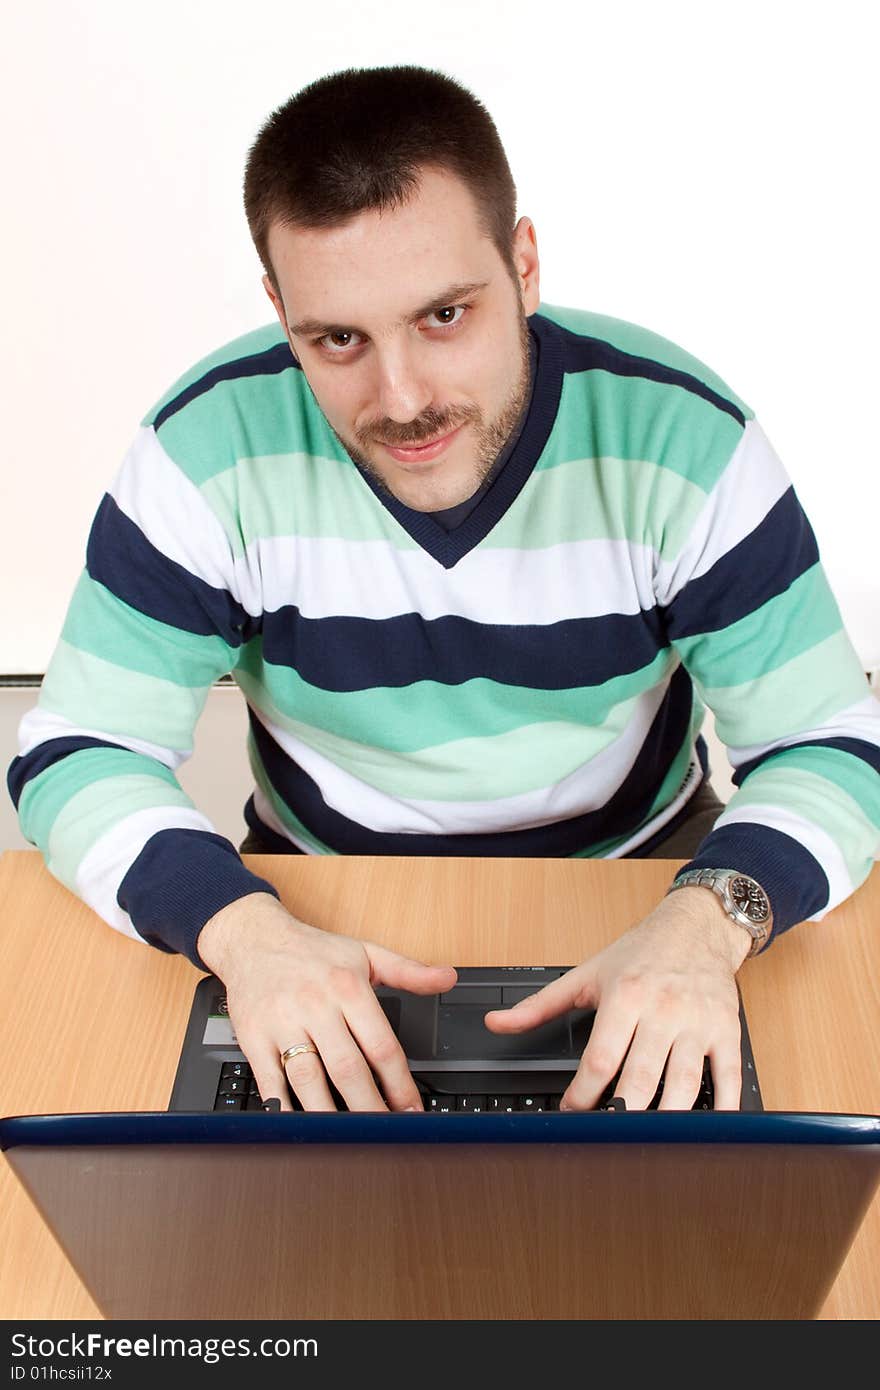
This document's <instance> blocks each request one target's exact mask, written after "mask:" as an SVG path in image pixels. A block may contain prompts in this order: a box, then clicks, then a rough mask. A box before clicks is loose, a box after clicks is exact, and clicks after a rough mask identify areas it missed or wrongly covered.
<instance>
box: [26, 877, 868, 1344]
mask: <svg viewBox="0 0 880 1390" xmlns="http://www.w3.org/2000/svg"><path fill="white" fill-rule="evenodd" d="M251 862H252V863H253V867H254V869H255V870H256V871H257V872H258V873H260V874H262V875H263V876H264V877H265V878H267V879H269V880H271V881H272V882H273V883H274V884H275V885H276V886H277V887H278V889H279V891H280V893H281V895H282V898H283V900H284V901H285V902H286V903H287V905H288V906H289V907H290V908H291V909H292V910H295V911H296V912H297V914H298V915H300V916H302V917H304V918H306V919H307V920H309V921H311V922H313V923H314V924H315V925H316V926H319V927H325V928H328V929H331V930H332V929H334V928H335V929H337V930H341V931H344V932H347V933H348V934H349V935H351V936H354V937H360V938H371V939H372V940H374V941H378V942H381V943H383V944H384V945H387V946H391V947H394V948H396V949H397V950H400V951H404V952H406V953H407V954H408V955H411V956H415V957H417V958H419V959H421V960H424V961H428V962H438V963H453V964H455V965H481V964H497V965H516V964H519V965H522V964H529V965H542V964H543V965H560V964H562V965H564V964H574V963H576V962H577V961H580V960H583V959H585V958H586V957H587V956H588V955H589V954H590V953H591V952H592V951H593V950H595V949H597V948H599V947H600V946H601V945H603V944H605V943H606V942H607V941H609V940H612V939H613V938H614V937H616V936H618V935H619V934H620V932H621V931H623V930H624V929H625V928H626V927H627V926H629V925H631V924H632V923H633V922H635V921H637V920H639V918H640V917H642V916H644V914H645V913H646V912H648V911H649V910H650V908H651V907H652V906H653V905H654V904H655V903H656V901H657V900H658V899H659V897H660V896H661V895H662V893H663V892H664V890H665V888H666V886H667V884H668V883H669V880H670V877H671V874H672V872H673V869H674V867H676V866H675V865H673V864H671V863H670V862H668V861H667V862H664V861H658V860H644V861H635V860H633V861H624V862H620V861H589V860H579V861H573V860H521V859H520V860H497V859H494V860H475V859H456V860H451V859H431V860H426V859H344V858H332V859H331V858H308V857H300V856H292V857H291V858H289V859H283V858H276V857H271V856H267V857H254V858H253V859H252V861H251ZM878 923H880V870H878V869H875V871H874V873H873V874H872V876H871V878H870V879H869V880H868V882H867V883H866V884H864V885H863V887H862V888H861V889H860V890H859V892H858V893H857V894H856V895H855V896H854V897H853V898H852V899H850V901H849V902H848V903H846V904H845V905H844V906H843V907H842V908H839V909H838V910H837V911H836V912H834V913H832V914H831V915H830V916H829V917H828V918H826V919H825V921H824V922H822V923H808V924H804V925H803V926H801V927H799V928H797V929H796V930H795V931H792V932H790V933H788V934H787V935H786V936H785V937H783V938H781V939H780V940H779V941H778V942H777V943H776V944H775V945H774V946H773V947H771V949H770V951H769V952H768V953H767V954H766V955H765V956H763V957H759V958H758V959H756V960H754V961H750V962H748V963H747V964H746V965H745V966H744V967H743V968H742V970H741V972H740V976H739V979H740V984H741V988H742V994H743V1000H744V1004H745V1009H746V1014H747V1017H748V1021H749V1031H750V1034H751V1038H752V1045H753V1049H754V1053H755V1061H756V1065H757V1069H758V1076H759V1079H760V1082H761V1088H762V1092H763V1096H764V1103H765V1106H766V1108H767V1109H775V1110H818V1111H821V1110H827V1111H837V1112H850V1113H856V1114H858V1113H861V1114H880V1066H878V1056H880V930H878ZM199 978H200V975H199V972H198V971H196V969H195V968H194V967H193V966H192V965H190V964H189V962H188V961H185V960H183V959H182V958H180V957H178V956H168V955H165V954H163V953H162V952H159V951H155V950H153V949H151V948H149V947H147V946H144V945H141V944H138V943H136V942H133V941H129V940H127V939H126V938H124V937H121V936H119V935H117V933H115V932H113V931H111V929H110V928H109V927H106V926H104V924H103V923H102V922H100V921H99V919H98V918H97V917H95V916H94V914H93V913H91V912H90V911H89V910H88V909H87V908H85V907H84V906H83V905H82V904H81V903H80V902H79V901H78V900H77V899H76V898H74V897H73V896H72V895H71V894H70V893H68V892H67V891H66V890H65V889H63V888H62V887H61V886H60V885H59V884H58V883H56V881H55V880H54V879H53V878H52V877H51V876H50V875H49V873H48V872H47V870H46V869H45V868H44V866H43V862H42V858H41V856H40V855H39V853H38V852H37V851H36V850H33V851H7V852H6V853H5V854H4V855H3V856H2V859H0V1044H2V1053H0V1055H2V1058H3V1066H2V1070H0V1113H2V1114H5V1115H14V1114H41V1113H43V1114H45V1113H52V1112H55V1113H68V1112H75V1111H97V1110H164V1109H166V1107H167V1104H168V1097H169V1094H170V1090H171V1083H172V1078H173V1076H174V1071H175V1067H176V1064H177V1057H178V1054H179V1050H180V1045H181V1041H182V1038H183V1032H184V1027H185V1024H186V1019H187V1016H188V1012H189V1006H190V1001H191V998H192V992H193V989H194V988H195V985H196V983H197V981H198V979H199ZM0 1251H2V1256H0V1260H2V1267H0V1318H4V1319H70V1320H93V1319H96V1318H100V1316H101V1314H100V1313H99V1311H98V1309H97V1308H96V1306H95V1304H94V1303H93V1301H92V1299H91V1298H90V1297H89V1295H88V1294H87V1293H86V1291H85V1289H84V1288H83V1286H82V1285H81V1284H80V1282H79V1280H78V1278H77V1276H76V1275H75V1274H74V1272H73V1270H72V1269H71V1267H70V1266H69V1264H68V1263H67V1260H66V1259H65V1257H64V1256H63V1255H62V1253H61V1251H60V1250H59V1249H58V1247H57V1246H56V1245H55V1242H54V1240H53V1238H52V1237H51V1236H50V1235H49V1233H48V1231H47V1230H46V1228H45V1227H44V1225H43V1223H42V1221H41V1220H40V1218H39V1216H38V1215H37V1213H36V1212H35V1210H34V1209H33V1208H32V1207H31V1205H30V1202H29V1200H28V1199H27V1197H26V1196H25V1194H24V1193H23V1191H22V1190H21V1189H20V1188H19V1186H18V1184H17V1182H16V1181H15V1179H14V1178H13V1177H12V1174H11V1172H10V1170H9V1168H8V1167H7V1165H6V1163H5V1162H3V1163H2V1164H0ZM822 1317H823V1318H826V1319H839V1318H846V1319H849V1318H858V1319H875V1318H877V1317H880V1198H878V1199H877V1200H875V1201H874V1204H873V1206H872V1208H871V1210H870V1211H869V1213H868V1216H867V1218H866V1220H865V1222H864V1225H863V1226H862V1229H861V1231H860V1232H859V1235H858V1236H857V1238H856V1241H855V1242H854V1244H853V1247H852V1250H851V1251H850V1254H849V1256H848V1258H847V1260H846V1263H845V1264H844V1266H843V1269H842V1270H841V1273H840V1276H839V1278H838V1280H837V1282H836V1284H835V1286H834V1288H833V1289H832V1291H831V1294H830V1295H829V1298H828V1300H827V1302H826V1304H825V1308H824V1310H823V1313H822Z"/></svg>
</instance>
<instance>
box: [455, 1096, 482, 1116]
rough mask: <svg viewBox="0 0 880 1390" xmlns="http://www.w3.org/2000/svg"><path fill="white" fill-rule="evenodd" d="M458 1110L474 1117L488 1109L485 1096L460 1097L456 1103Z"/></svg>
mask: <svg viewBox="0 0 880 1390" xmlns="http://www.w3.org/2000/svg"><path fill="white" fill-rule="evenodd" d="M455 1108H456V1110H466V1111H468V1112H469V1113H470V1114H472V1115H476V1114H477V1112H478V1111H481V1110H485V1109H486V1097H485V1096H459V1097H458V1098H457V1100H456V1102H455Z"/></svg>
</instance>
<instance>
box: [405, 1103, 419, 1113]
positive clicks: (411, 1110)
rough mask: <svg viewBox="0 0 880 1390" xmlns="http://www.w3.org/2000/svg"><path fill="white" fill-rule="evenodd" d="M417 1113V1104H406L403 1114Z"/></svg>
mask: <svg viewBox="0 0 880 1390" xmlns="http://www.w3.org/2000/svg"><path fill="white" fill-rule="evenodd" d="M418 1113H419V1107H418V1106H417V1105H408V1106H407V1107H406V1110H405V1111H404V1114H405V1115H410V1114H415V1115H417V1114H418Z"/></svg>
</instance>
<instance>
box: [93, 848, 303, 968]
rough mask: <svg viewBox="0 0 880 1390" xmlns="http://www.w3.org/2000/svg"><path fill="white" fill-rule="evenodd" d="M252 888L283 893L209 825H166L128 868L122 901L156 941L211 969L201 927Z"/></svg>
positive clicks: (140, 931)
mask: <svg viewBox="0 0 880 1390" xmlns="http://www.w3.org/2000/svg"><path fill="white" fill-rule="evenodd" d="M249 893H271V894H272V896H273V897H275V898H277V897H278V896H279V894H278V890H277V889H276V888H273V886H272V884H271V883H267V881H266V880H265V879H264V878H258V877H257V875H256V874H252V873H251V871H250V869H246V868H245V866H244V864H243V863H242V862H241V859H240V858H239V856H238V852H237V850H236V848H235V846H234V845H233V844H232V843H231V841H229V840H226V839H224V837H223V836H222V835H214V834H211V833H210V832H209V831H206V830H183V829H178V830H160V831H158V832H157V834H155V835H153V836H151V838H150V839H149V840H148V841H147V843H146V844H145V845H144V847H143V849H142V850H141V852H140V854H139V855H138V857H137V859H135V861H134V863H133V864H132V866H131V868H130V869H129V870H128V872H127V874H126V875H125V877H124V879H123V880H122V882H121V883H120V885H119V891H118V893H117V894H116V901H117V902H118V903H119V906H120V907H121V908H123V909H124V910H125V911H126V912H127V913H128V915H129V917H130V918H131V921H132V925H133V927H134V929H135V931H136V932H138V934H139V935H140V936H142V937H143V938H144V940H145V941H148V942H149V943H150V945H151V946H157V947H158V948H159V950H161V951H175V952H177V953H178V954H179V955H182V956H186V957H187V959H188V960H191V961H192V963H193V965H195V966H197V967H198V968H199V970H208V966H207V965H205V963H204V961H203V960H202V959H201V957H200V956H199V953H198V951H197V949H196V943H197V941H198V938H199V932H200V931H201V930H202V927H203V926H204V925H205V923H206V922H207V921H209V920H210V918H211V917H213V916H214V914H215V912H219V911H220V909H221V908H223V907H227V906H228V905H229V903H232V902H235V901H236V900H237V899H238V898H244V897H247V895H248V894H249ZM208 973H210V971H209V972H208Z"/></svg>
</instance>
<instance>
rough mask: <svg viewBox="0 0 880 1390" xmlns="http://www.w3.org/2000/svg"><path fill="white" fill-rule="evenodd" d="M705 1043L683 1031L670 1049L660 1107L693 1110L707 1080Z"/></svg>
mask: <svg viewBox="0 0 880 1390" xmlns="http://www.w3.org/2000/svg"><path fill="white" fill-rule="evenodd" d="M705 1055H706V1054H705V1052H704V1050H703V1044H702V1042H700V1041H699V1039H698V1038H697V1037H696V1036H695V1035H693V1034H685V1033H682V1034H680V1036H679V1037H677V1038H676V1040H675V1042H674V1043H673V1044H672V1047H671V1049H670V1052H669V1057H668V1059H667V1062H666V1071H665V1074H664V1077H663V1093H662V1095H661V1097H660V1103H659V1105H658V1107H657V1108H658V1110H693V1108H694V1101H695V1100H696V1098H697V1096H698V1095H699V1093H700V1086H701V1085H702V1081H703V1061H704V1058H705Z"/></svg>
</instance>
